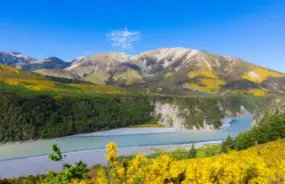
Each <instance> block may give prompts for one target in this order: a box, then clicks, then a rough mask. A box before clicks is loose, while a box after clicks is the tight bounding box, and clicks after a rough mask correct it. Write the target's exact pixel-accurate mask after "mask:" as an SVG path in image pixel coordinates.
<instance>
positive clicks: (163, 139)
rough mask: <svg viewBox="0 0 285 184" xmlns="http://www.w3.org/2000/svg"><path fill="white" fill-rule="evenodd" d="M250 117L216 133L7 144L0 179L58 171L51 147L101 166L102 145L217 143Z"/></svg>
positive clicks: (126, 149) (127, 131)
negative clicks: (52, 157) (113, 143)
mask: <svg viewBox="0 0 285 184" xmlns="http://www.w3.org/2000/svg"><path fill="white" fill-rule="evenodd" d="M252 117H253V116H252V115H246V116H241V117H239V118H237V119H235V120H234V121H232V122H231V123H230V124H228V125H229V126H224V127H222V128H221V129H219V130H184V131H181V130H176V129H172V128H122V129H117V130H111V131H106V132H96V133H90V134H80V135H75V136H69V137H63V138H56V139H50V140H37V141H30V142H24V143H9V144H4V145H1V146H0V177H18V176H25V175H29V174H40V173H44V172H46V171H48V170H54V171H59V170H60V165H59V164H58V163H53V162H51V161H49V160H48V159H47V154H49V153H50V148H51V146H52V144H57V145H58V146H59V147H60V149H61V150H62V151H63V152H66V155H67V158H66V160H65V161H66V162H68V163H74V162H76V161H79V160H82V161H84V162H86V163H88V165H89V166H90V165H93V164H104V163H106V160H105V159H104V154H105V149H104V148H105V145H106V144H107V143H108V142H110V141H114V142H115V143H116V144H117V145H118V146H119V154H120V155H124V154H136V153H139V152H140V153H145V154H147V153H151V152H153V149H152V148H154V147H164V148H168V149H171V148H175V147H178V146H181V145H182V144H184V146H185V145H186V146H187V145H188V144H191V143H201V142H202V144H203V142H204V143H207V142H213V141H214V142H215V141H217V142H219V141H220V140H223V139H225V138H226V137H227V136H228V135H229V134H230V135H232V136H236V135H237V134H238V133H239V132H241V131H245V130H248V129H249V128H250V127H251V121H252Z"/></svg>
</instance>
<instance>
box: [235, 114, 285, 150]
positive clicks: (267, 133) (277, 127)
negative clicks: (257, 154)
mask: <svg viewBox="0 0 285 184" xmlns="http://www.w3.org/2000/svg"><path fill="white" fill-rule="evenodd" d="M282 138H285V113H281V114H274V115H271V116H266V117H265V118H264V119H263V120H262V122H260V124H258V125H256V126H255V127H253V128H252V129H251V130H249V131H247V132H242V133H240V134H239V135H238V136H237V137H236V138H235V148H236V149H237V150H243V149H247V148H249V147H252V146H254V145H256V144H264V143H267V142H268V141H274V140H277V139H282Z"/></svg>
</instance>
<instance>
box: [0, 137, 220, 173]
mask: <svg viewBox="0 0 285 184" xmlns="http://www.w3.org/2000/svg"><path fill="white" fill-rule="evenodd" d="M220 142H221V140H219V141H207V142H198V143H194V145H195V146H196V147H197V148H198V147H202V146H205V145H209V144H219V143H220ZM190 146H191V144H176V145H163V146H132V147H119V151H118V155H135V154H138V153H143V154H145V155H147V154H151V153H154V152H155V150H157V149H160V150H165V151H174V150H175V149H177V148H179V147H183V148H186V149H189V148H190ZM65 155H66V158H65V162H66V163H69V164H74V163H75V162H77V161H80V160H82V161H83V162H85V163H87V164H88V166H89V167H90V166H92V165H95V164H106V159H105V149H93V150H84V151H76V152H69V153H66V154H65ZM49 170H52V171H55V172H57V171H60V170H61V163H55V162H52V161H50V160H48V157H47V155H43V156H35V157H28V158H20V159H12V160H3V161H0V177H1V178H15V177H21V176H28V175H37V174H43V173H46V172H47V171H49Z"/></svg>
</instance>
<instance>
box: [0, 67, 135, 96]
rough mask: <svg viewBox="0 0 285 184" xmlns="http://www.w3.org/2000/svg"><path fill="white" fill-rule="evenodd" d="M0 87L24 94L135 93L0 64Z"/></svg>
mask: <svg viewBox="0 0 285 184" xmlns="http://www.w3.org/2000/svg"><path fill="white" fill-rule="evenodd" d="M0 89H4V90H9V91H16V92H18V93H21V94H25V95H27V94H39V93H41V94H50V95H76V96H78V95H82V96H93V95H100V94H117V95H127V94H136V93H135V92H130V91H128V90H125V89H123V88H120V87H115V86H106V85H94V84H74V83H61V82H56V81H51V80H48V79H47V78H46V77H44V76H41V75H38V74H35V73H32V72H24V71H21V70H19V69H16V68H12V67H9V66H5V65H0Z"/></svg>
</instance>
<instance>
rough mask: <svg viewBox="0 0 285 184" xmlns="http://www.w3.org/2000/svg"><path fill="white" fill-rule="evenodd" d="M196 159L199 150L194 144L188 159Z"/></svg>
mask: <svg viewBox="0 0 285 184" xmlns="http://www.w3.org/2000/svg"><path fill="white" fill-rule="evenodd" d="M196 157H197V150H196V148H195V146H194V144H192V146H191V149H190V150H189V151H188V158H196Z"/></svg>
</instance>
